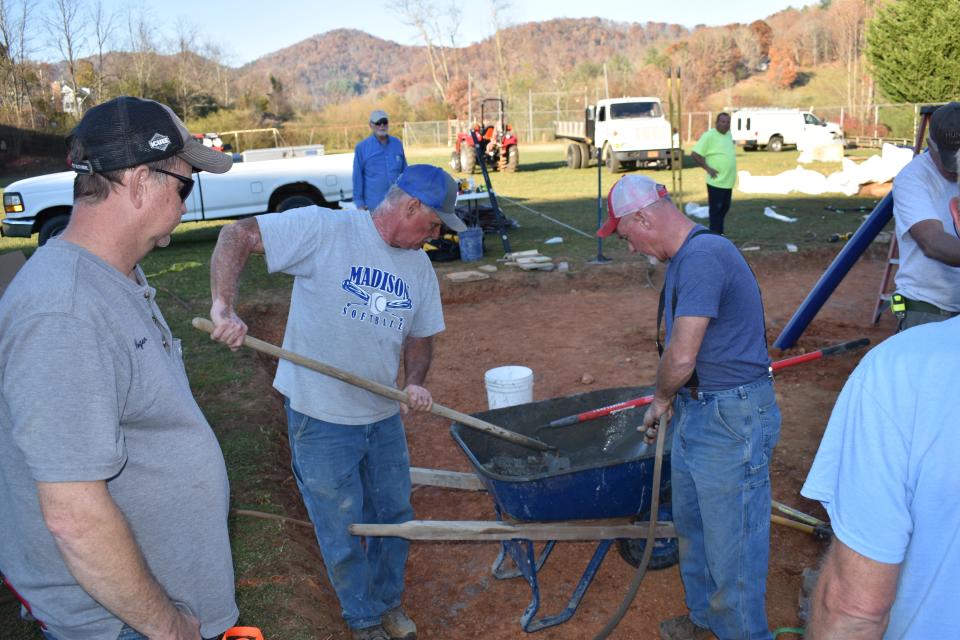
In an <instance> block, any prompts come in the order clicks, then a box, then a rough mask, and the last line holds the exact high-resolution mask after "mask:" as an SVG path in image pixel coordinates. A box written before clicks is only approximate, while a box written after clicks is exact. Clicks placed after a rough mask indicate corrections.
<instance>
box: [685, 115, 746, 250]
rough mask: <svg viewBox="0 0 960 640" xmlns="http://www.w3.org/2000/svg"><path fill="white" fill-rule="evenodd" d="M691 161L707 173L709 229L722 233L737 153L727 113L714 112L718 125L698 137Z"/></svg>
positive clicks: (735, 173)
mask: <svg viewBox="0 0 960 640" xmlns="http://www.w3.org/2000/svg"><path fill="white" fill-rule="evenodd" d="M692 155H693V160H694V162H696V163H697V164H698V165H700V166H701V167H703V170H704V171H706V172H707V200H708V202H709V204H710V231H713V232H714V233H719V234H720V235H723V219H724V217H726V215H727V211H730V197H731V196H732V195H733V185H734V184H736V182H737V154H736V149H735V147H734V146H733V137H732V136H731V135H730V114H729V113H720V114H719V115H717V124H716V126H715V127H714V128H713V129H710V130H709V131H707V132H706V133H704V134H703V135H702V136H700V139H699V140H697V144H695V145H694V147H693V153H692Z"/></svg>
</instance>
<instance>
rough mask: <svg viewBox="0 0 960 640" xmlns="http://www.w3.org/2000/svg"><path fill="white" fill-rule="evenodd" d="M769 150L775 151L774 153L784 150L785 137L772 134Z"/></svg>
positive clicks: (768, 145)
mask: <svg viewBox="0 0 960 640" xmlns="http://www.w3.org/2000/svg"><path fill="white" fill-rule="evenodd" d="M767 151H773V152H774V153H779V152H781V151H783V138H782V137H781V136H771V137H770V142H768V143H767Z"/></svg>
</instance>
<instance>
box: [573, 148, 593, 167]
mask: <svg viewBox="0 0 960 640" xmlns="http://www.w3.org/2000/svg"><path fill="white" fill-rule="evenodd" d="M577 146H578V147H580V168H581V169H586V168H588V167H589V166H590V161H591V160H593V147H591V146H589V145H587V144H584V143H583V142H578V143H577Z"/></svg>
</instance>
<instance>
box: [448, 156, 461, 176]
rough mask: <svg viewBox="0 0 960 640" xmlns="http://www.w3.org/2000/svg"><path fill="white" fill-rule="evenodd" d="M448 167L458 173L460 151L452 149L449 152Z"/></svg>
mask: <svg viewBox="0 0 960 640" xmlns="http://www.w3.org/2000/svg"><path fill="white" fill-rule="evenodd" d="M450 168H451V169H453V170H454V171H456V172H457V173H460V152H459V151H454V152H452V153H451V154H450Z"/></svg>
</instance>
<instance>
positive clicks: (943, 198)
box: [893, 153, 960, 311]
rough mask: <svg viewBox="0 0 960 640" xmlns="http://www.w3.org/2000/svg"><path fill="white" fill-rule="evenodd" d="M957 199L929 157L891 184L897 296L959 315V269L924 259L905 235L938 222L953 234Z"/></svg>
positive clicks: (953, 186)
mask: <svg viewBox="0 0 960 640" xmlns="http://www.w3.org/2000/svg"><path fill="white" fill-rule="evenodd" d="M957 195H960V191H958V189H957V185H956V183H954V182H951V181H950V180H947V179H946V178H944V177H943V176H942V175H940V172H939V171H937V166H936V165H935V164H934V163H933V160H932V159H931V158H930V154H929V153H924V154H922V155H919V156H917V157H916V158H914V159H913V160H911V161H910V163H909V164H908V165H907V166H906V167H904V168H903V170H901V171H900V173H899V174H897V177H896V179H895V180H894V181H893V217H894V219H895V220H896V225H897V229H896V231H897V241H898V242H899V243H900V266H899V268H898V269H897V275H896V284H897V292H898V293H899V294H901V295H903V296H905V297H907V298H909V299H911V300H921V301H923V302H929V303H930V304H933V305H936V306H938V307H940V308H941V309H945V310H947V311H960V267H950V266H947V265H945V264H943V263H942V262H938V261H936V260H931V259H930V258H928V257H926V256H925V255H923V251H921V250H920V247H919V246H917V242H916V240H914V239H913V236H911V235H910V234H909V233H908V232H909V231H910V227H912V226H913V225H915V224H917V223H918V222H921V221H923V220H939V221H940V222H941V223H942V224H943V230H944V232H946V233H948V234H955V233H956V230H955V229H954V226H953V219H952V218H951V217H950V199H951V198H953V197H955V196H957Z"/></svg>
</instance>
